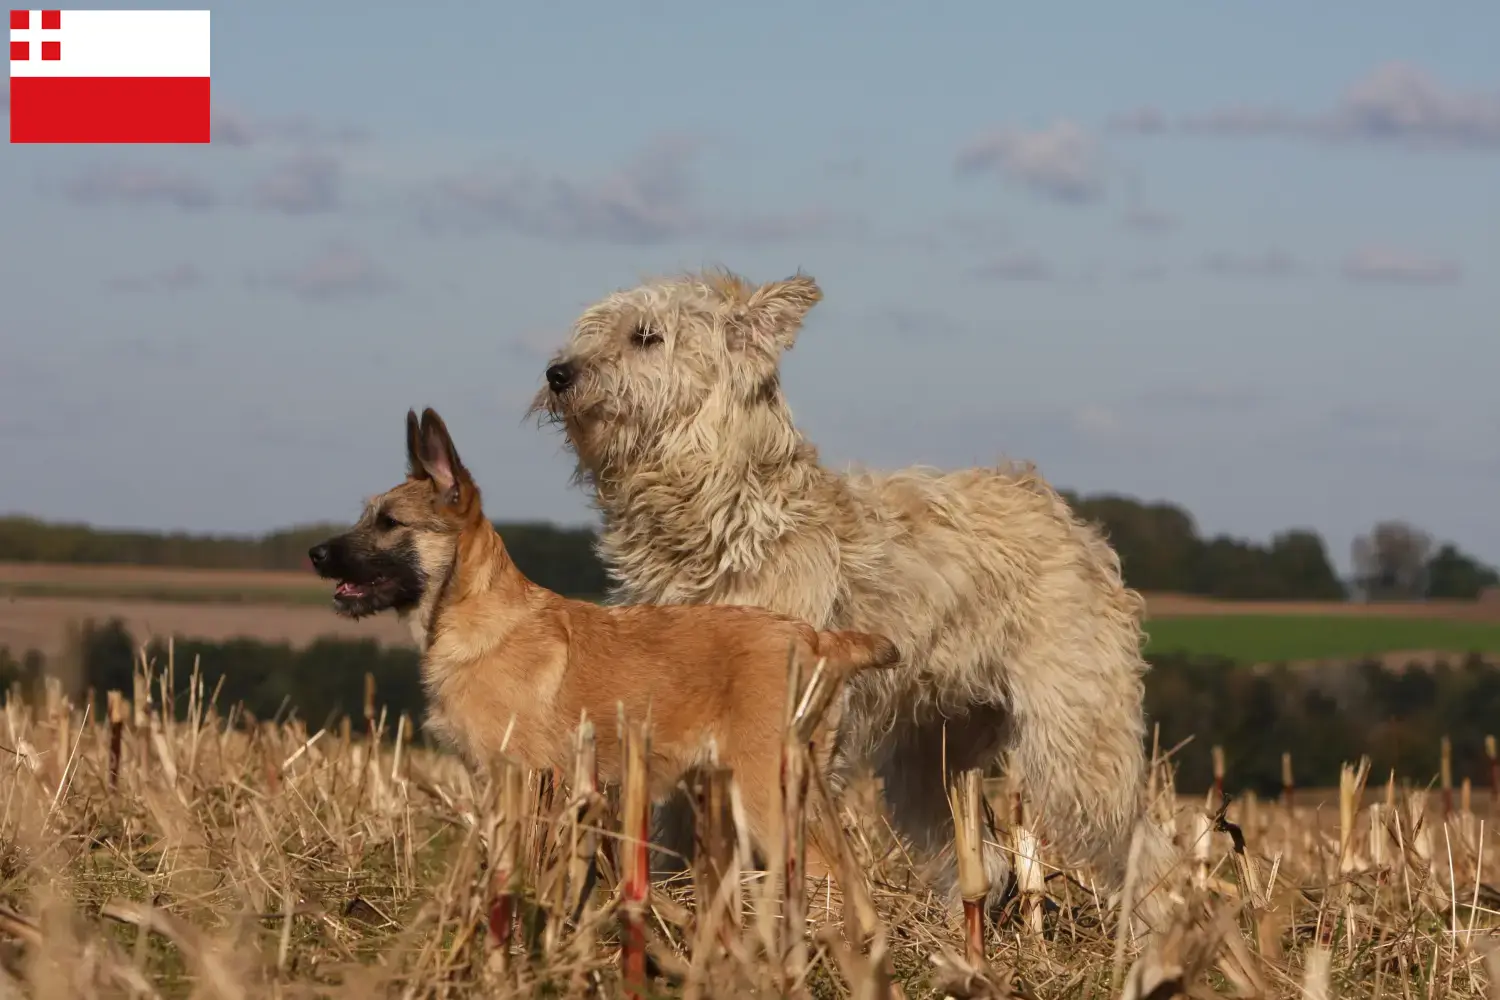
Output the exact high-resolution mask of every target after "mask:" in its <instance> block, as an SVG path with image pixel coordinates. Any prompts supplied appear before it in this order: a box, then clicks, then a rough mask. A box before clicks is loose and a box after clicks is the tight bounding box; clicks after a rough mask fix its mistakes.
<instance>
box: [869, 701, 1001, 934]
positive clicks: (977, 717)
mask: <svg viewBox="0 0 1500 1000" xmlns="http://www.w3.org/2000/svg"><path fill="white" fill-rule="evenodd" d="M1005 739H1006V715H1005V712H1004V711H1003V710H1002V709H999V708H995V707H993V706H988V705H977V706H974V707H973V708H971V709H970V710H969V711H967V712H964V713H960V714H954V715H949V716H948V717H947V718H943V717H942V716H937V715H932V716H929V717H927V718H924V719H922V720H920V721H913V720H912V719H911V718H910V717H909V716H908V717H906V718H902V719H898V720H897V721H896V723H895V724H894V725H893V726H892V727H891V728H890V730H889V731H888V732H887V733H886V734H885V736H884V738H882V739H881V740H880V743H879V744H878V746H877V747H876V750H875V753H874V754H873V757H874V759H875V761H876V762H877V763H876V769H875V773H876V774H877V775H878V776H879V777H880V779H881V781H882V784H883V791H884V797H885V801H886V804H887V806H888V807H889V808H890V812H891V825H892V827H893V828H894V829H895V830H896V832H897V833H898V834H900V835H901V837H902V838H903V839H904V840H905V841H906V842H907V847H908V849H909V850H910V851H911V852H912V854H913V858H912V860H913V861H915V862H916V863H917V864H919V865H921V866H923V867H925V868H926V869H927V870H928V872H929V875H930V877H931V878H932V879H933V881H934V882H935V884H936V887H937V888H938V890H939V891H940V892H941V893H942V894H944V895H947V896H950V897H951V899H950V902H952V903H954V904H955V905H956V903H957V899H958V897H957V895H956V893H957V890H958V882H957V870H956V869H955V867H954V860H953V813H952V810H951V808H950V806H949V804H948V786H949V785H950V784H951V782H952V779H953V776H954V775H955V774H958V773H959V772H961V771H966V770H969V769H971V768H979V769H981V770H982V771H986V772H988V771H992V770H993V768H994V767H995V765H996V763H997V760H998V758H999V756H1000V753H1001V751H1002V749H1003V748H1004V745H1005ZM945 763H946V768H945V767H944V764H945ZM997 839H998V838H997V835H996V833H995V831H994V829H993V828H990V829H988V830H987V831H986V835H985V844H984V846H983V858H984V867H985V874H986V875H987V876H988V877H989V881H990V894H989V899H988V902H989V903H990V904H998V903H999V902H1000V901H1001V900H1002V899H1003V898H1004V897H1005V895H1006V893H1007V892H1008V891H1009V888H1010V883H1011V878H1012V871H1011V865H1010V860H1009V858H1007V857H1006V855H1005V853H1004V852H1003V851H1002V850H1000V849H999V848H998V846H997V845H996V843H995V841H996V840H997Z"/></svg>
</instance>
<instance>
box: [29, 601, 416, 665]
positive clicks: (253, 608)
mask: <svg viewBox="0 0 1500 1000" xmlns="http://www.w3.org/2000/svg"><path fill="white" fill-rule="evenodd" d="M115 616H118V617H120V618H122V619H124V621H125V626H126V628H128V629H129V630H130V633H131V635H132V636H134V637H135V640H136V641H137V642H146V641H148V640H149V639H150V638H151V637H152V636H162V637H166V636H168V635H173V634H176V635H180V636H190V637H194V638H203V639H211V640H222V639H229V638H234V637H237V636H250V637H254V638H259V639H264V640H267V641H271V642H290V643H292V644H293V645H295V646H302V645H306V644H307V643H310V642H311V641H312V640H314V639H316V638H318V637H319V636H322V635H337V636H343V637H346V638H355V639H364V638H374V639H378V640H380V641H381V642H382V643H400V644H404V645H408V646H409V645H411V644H412V638H411V632H410V631H408V630H407V629H406V628H405V627H403V626H402V625H401V623H400V622H398V621H397V620H396V617H395V616H394V615H381V616H378V617H375V618H366V619H363V620H361V621H358V622H351V621H349V620H348V619H347V618H340V617H339V616H338V615H335V614H334V613H333V610H332V609H331V608H328V607H322V608H320V607H317V606H312V605H310V606H307V607H297V606H292V605H285V606H273V605H263V604H261V605H257V604H208V603H202V604H173V603H169V602H165V601H142V600H125V599H96V598H75V597H18V598H0V646H8V647H10V649H11V651H12V652H13V653H17V654H19V653H20V652H22V651H24V650H28V649H40V650H41V651H42V652H43V653H45V654H47V655H48V656H49V657H51V656H54V655H56V654H57V653H59V652H61V651H62V648H63V641H64V636H65V634H66V628H67V624H68V622H70V621H80V620H82V619H85V618H93V619H94V620H96V621H101V622H102V621H104V620H105V619H108V618H112V617H115Z"/></svg>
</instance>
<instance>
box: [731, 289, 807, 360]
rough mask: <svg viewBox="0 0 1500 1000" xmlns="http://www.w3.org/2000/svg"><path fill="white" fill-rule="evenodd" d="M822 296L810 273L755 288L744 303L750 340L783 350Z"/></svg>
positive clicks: (794, 337)
mask: <svg viewBox="0 0 1500 1000" xmlns="http://www.w3.org/2000/svg"><path fill="white" fill-rule="evenodd" d="M822 298H823V290H822V289H821V288H819V287H818V283H817V282H816V281H814V280H813V279H812V278H811V277H810V276H808V275H804V274H799V275H796V276H795V277H791V278H787V279H786V280H784V281H771V282H767V283H766V284H764V285H761V286H760V287H759V288H757V289H756V290H755V291H754V292H753V293H752V294H751V295H750V298H749V300H748V301H747V302H746V303H745V321H746V323H747V324H748V326H749V331H748V333H749V336H750V339H751V340H752V341H755V342H756V343H758V344H760V345H761V346H771V347H774V349H775V350H778V351H784V350H787V349H788V348H790V347H791V346H792V344H793V343H794V342H795V341H796V339H797V333H798V331H799V330H801V329H802V321H803V319H804V318H805V317H806V316H807V311H808V310H809V309H811V308H812V307H813V306H815V305H817V304H818V302H819V301H820V300H821V299H822Z"/></svg>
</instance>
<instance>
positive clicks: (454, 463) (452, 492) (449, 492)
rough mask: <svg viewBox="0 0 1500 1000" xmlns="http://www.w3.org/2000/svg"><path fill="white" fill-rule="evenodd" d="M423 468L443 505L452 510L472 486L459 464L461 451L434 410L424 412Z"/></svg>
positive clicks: (422, 433) (422, 437) (461, 463)
mask: <svg viewBox="0 0 1500 1000" xmlns="http://www.w3.org/2000/svg"><path fill="white" fill-rule="evenodd" d="M419 450H420V456H421V462H422V468H424V469H426V470H427V475H428V477H429V478H430V479H431V480H432V482H433V485H434V486H436V487H437V488H438V492H439V493H440V494H441V495H442V498H443V502H444V503H445V504H448V505H449V506H454V505H456V504H457V503H458V499H459V494H460V493H461V492H462V488H463V486H464V484H465V483H467V482H469V481H470V480H469V471H468V470H467V469H465V468H464V464H463V462H461V461H459V458H458V449H457V448H455V447H454V446H453V438H452V437H451V436H450V435H449V434H448V427H447V425H446V424H444V423H443V418H442V417H440V416H438V415H437V411H436V410H434V409H433V408H432V407H430V406H429V407H428V408H427V409H425V410H423V411H422V425H421V442H420V444H419Z"/></svg>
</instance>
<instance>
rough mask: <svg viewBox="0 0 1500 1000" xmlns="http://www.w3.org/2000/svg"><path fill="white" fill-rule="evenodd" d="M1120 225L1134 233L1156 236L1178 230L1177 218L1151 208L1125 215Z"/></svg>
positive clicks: (1136, 210) (1132, 211)
mask: <svg viewBox="0 0 1500 1000" xmlns="http://www.w3.org/2000/svg"><path fill="white" fill-rule="evenodd" d="M1120 224H1121V225H1122V226H1124V227H1125V228H1126V229H1128V230H1130V231H1131V232H1133V233H1140V234H1142V235H1145V236H1156V235H1159V234H1161V233H1168V232H1171V231H1172V230H1174V229H1176V228H1177V217H1176V216H1174V215H1169V214H1168V213H1166V212H1161V211H1157V210H1155V209H1150V208H1137V209H1133V210H1131V211H1129V212H1126V213H1125V216H1124V218H1122V219H1121V220H1120Z"/></svg>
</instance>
